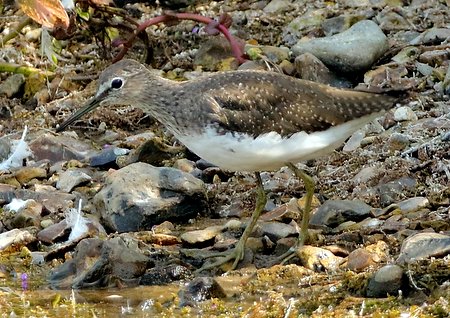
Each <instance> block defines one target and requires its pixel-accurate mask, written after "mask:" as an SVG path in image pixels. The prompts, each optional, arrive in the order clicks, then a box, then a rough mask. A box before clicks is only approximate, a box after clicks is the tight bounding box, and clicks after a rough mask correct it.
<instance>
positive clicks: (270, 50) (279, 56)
mask: <svg viewBox="0 0 450 318" xmlns="http://www.w3.org/2000/svg"><path fill="white" fill-rule="evenodd" d="M244 51H245V52H246V53H247V54H248V55H249V56H250V58H251V59H252V60H256V59H258V58H260V57H261V55H262V56H264V57H265V58H267V59H268V60H269V61H270V62H272V63H275V64H279V63H281V61H283V60H288V59H289V49H288V48H287V47H277V46H270V45H251V44H247V45H245V48H244ZM252 52H254V53H252Z"/></svg>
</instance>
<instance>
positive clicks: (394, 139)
mask: <svg viewBox="0 0 450 318" xmlns="http://www.w3.org/2000/svg"><path fill="white" fill-rule="evenodd" d="M408 146H409V137H408V136H406V135H404V134H400V133H392V134H391V135H390V136H389V139H388V141H387V147H388V148H389V150H392V151H396V150H403V149H405V148H406V147H408Z"/></svg>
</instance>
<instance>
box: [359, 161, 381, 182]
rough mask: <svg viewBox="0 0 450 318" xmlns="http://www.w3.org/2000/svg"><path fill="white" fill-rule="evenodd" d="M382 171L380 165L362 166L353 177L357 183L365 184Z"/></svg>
mask: <svg viewBox="0 0 450 318" xmlns="http://www.w3.org/2000/svg"><path fill="white" fill-rule="evenodd" d="M379 172H380V168H379V167H378V166H376V165H375V166H370V167H365V168H362V169H361V171H359V172H358V173H357V174H356V175H355V176H354V177H353V179H352V181H353V182H354V183H355V184H363V183H366V182H368V181H369V180H371V179H372V178H374V177H375V176H376V175H377V174H378V173H379Z"/></svg>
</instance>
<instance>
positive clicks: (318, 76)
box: [294, 53, 351, 88]
mask: <svg viewBox="0 0 450 318" xmlns="http://www.w3.org/2000/svg"><path fill="white" fill-rule="evenodd" d="M294 63H295V69H296V70H297V73H298V74H299V76H300V78H302V79H306V80H309V81H313V82H318V83H324V84H329V85H331V86H334V87H341V88H344V87H345V88H348V87H351V83H350V82H348V81H347V80H345V79H344V78H341V77H339V76H337V75H336V74H334V73H333V72H332V71H330V70H329V69H328V67H327V66H326V65H325V64H323V62H322V61H321V60H320V59H318V58H317V57H315V56H314V55H312V54H311V53H304V54H300V55H299V56H297V57H296V58H295V61H294Z"/></svg>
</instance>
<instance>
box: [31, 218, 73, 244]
mask: <svg viewBox="0 0 450 318" xmlns="http://www.w3.org/2000/svg"><path fill="white" fill-rule="evenodd" d="M68 236H69V226H68V224H67V222H66V220H62V221H60V222H58V223H56V224H52V225H50V226H48V227H46V228H45V229H43V230H41V231H39V232H38V234H37V238H38V240H39V241H42V242H44V243H48V244H51V243H55V242H56V240H57V239H59V238H62V237H65V238H67V237H68Z"/></svg>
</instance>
